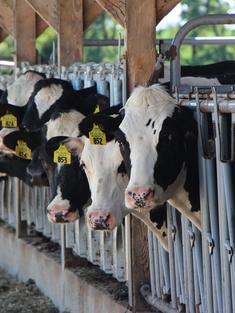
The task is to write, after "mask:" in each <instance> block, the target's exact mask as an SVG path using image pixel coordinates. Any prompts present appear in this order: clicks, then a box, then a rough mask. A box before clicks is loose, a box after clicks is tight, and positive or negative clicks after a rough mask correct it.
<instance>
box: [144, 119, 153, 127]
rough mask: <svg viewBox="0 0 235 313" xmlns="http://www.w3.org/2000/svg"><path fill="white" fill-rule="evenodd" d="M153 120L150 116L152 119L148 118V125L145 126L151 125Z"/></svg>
mask: <svg viewBox="0 0 235 313" xmlns="http://www.w3.org/2000/svg"><path fill="white" fill-rule="evenodd" d="M151 121H152V119H151V118H150V119H149V120H148V122H147V123H146V125H145V126H146V127H147V126H149V125H150V123H151Z"/></svg>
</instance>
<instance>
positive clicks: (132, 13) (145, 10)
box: [126, 0, 156, 312]
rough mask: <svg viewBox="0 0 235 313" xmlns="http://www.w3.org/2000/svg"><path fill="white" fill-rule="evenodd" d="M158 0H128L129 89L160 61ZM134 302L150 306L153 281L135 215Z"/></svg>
mask: <svg viewBox="0 0 235 313" xmlns="http://www.w3.org/2000/svg"><path fill="white" fill-rule="evenodd" d="M155 27H156V1H155V0H146V1H142V0H126V47H127V78H128V93H130V91H131V90H132V89H133V88H134V86H135V85H144V84H145V83H146V82H147V81H148V79H149V77H150V75H151V73H152V71H153V69H154V65H155V61H156V46H155V41H156V31H155ZM131 247H132V265H131V268H132V281H133V283H132V306H133V312H142V311H144V310H146V304H145V302H144V301H143V299H142V298H141V296H140V287H141V286H142V285H143V284H145V283H149V281H150V274H149V256H148V240H147V227H146V226H145V225H143V223H142V222H141V221H139V220H138V219H136V218H135V217H133V216H132V217H131Z"/></svg>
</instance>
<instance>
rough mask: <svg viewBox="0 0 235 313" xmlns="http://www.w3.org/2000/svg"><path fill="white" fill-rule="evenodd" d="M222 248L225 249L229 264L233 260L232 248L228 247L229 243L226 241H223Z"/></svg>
mask: <svg viewBox="0 0 235 313" xmlns="http://www.w3.org/2000/svg"><path fill="white" fill-rule="evenodd" d="M224 247H225V249H226V251H227V254H228V261H229V263H231V262H232V258H233V247H232V246H231V245H230V242H229V241H228V240H226V241H225V243H224Z"/></svg>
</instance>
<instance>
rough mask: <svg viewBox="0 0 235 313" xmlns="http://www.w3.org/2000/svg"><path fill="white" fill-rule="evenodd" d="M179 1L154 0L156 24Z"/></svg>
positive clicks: (179, 0)
mask: <svg viewBox="0 0 235 313" xmlns="http://www.w3.org/2000/svg"><path fill="white" fill-rule="evenodd" d="M180 2H181V0H156V21H157V24H158V23H159V22H160V21H161V20H162V19H163V18H164V17H165V16H166V15H167V14H168V13H169V12H170V11H171V10H172V9H173V8H174V7H175V6H176V5H177V4H178V3H180Z"/></svg>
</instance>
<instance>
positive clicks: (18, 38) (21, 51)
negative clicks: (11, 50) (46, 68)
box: [13, 0, 36, 66]
mask: <svg viewBox="0 0 235 313" xmlns="http://www.w3.org/2000/svg"><path fill="white" fill-rule="evenodd" d="M13 12H14V17H15V21H14V33H15V45H16V63H17V66H19V65H20V63H21V62H22V61H28V62H29V63H30V64H35V63H36V48H35V38H36V13H35V12H34V10H33V9H32V8H31V7H30V6H29V5H28V4H27V3H26V2H25V1H18V0H14V9H13Z"/></svg>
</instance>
